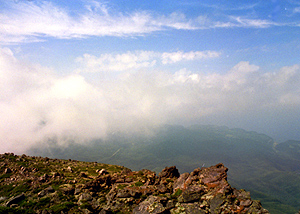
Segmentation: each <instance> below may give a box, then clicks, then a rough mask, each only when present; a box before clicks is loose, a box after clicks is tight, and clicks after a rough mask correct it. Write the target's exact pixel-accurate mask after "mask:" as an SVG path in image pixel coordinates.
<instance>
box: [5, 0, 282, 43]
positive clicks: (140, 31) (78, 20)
mask: <svg viewBox="0 0 300 214" xmlns="http://www.w3.org/2000/svg"><path fill="white" fill-rule="evenodd" d="M4 4H5V7H4V8H2V11H1V14H0V26H1V28H0V43H2V44H11V43H22V42H36V41H42V40H45V39H47V37H54V38H59V39H71V38H84V37H89V36H119V37H120V36H122V37H126V36H142V35H146V34H149V33H153V32H157V31H164V30H170V29H175V30H198V29H208V28H220V27H221V28H224V27H226V28H228V27H254V28H266V27H270V26H274V25H277V26H278V24H277V23H274V22H272V21H269V20H265V19H249V18H243V17H239V16H238V17H234V16H228V17H227V18H225V19H224V16H223V17H222V20H221V21H220V20H211V19H210V18H208V16H207V15H202V14H199V16H198V17H196V18H188V17H186V15H185V14H183V13H178V12H173V13H171V14H168V15H165V14H154V13H153V12H151V11H134V12H128V13H122V12H118V11H113V10H111V9H110V8H109V7H108V6H107V5H105V4H102V3H99V2H95V1H92V2H90V4H86V5H85V10H83V11H79V12H78V11H76V15H73V13H72V11H70V10H68V9H66V8H63V7H59V6H57V5H55V4H54V3H51V2H49V1H41V2H38V1H20V2H18V4H16V3H13V2H12V1H8V2H5V3H4ZM214 19H218V18H216V17H215V18H214ZM226 19H227V20H226Z"/></svg>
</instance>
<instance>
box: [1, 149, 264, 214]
mask: <svg viewBox="0 0 300 214" xmlns="http://www.w3.org/2000/svg"><path fill="white" fill-rule="evenodd" d="M0 213H42V214H47V213H60V214H61V213H103V214H104V213H135V214H146V213H174V214H175V213H200V214H201V213H224V214H225V213H269V212H268V211H267V210H266V209H264V208H263V207H262V206H261V204H260V202H259V201H255V200H251V198H250V193H249V192H246V191H245V190H237V189H235V188H232V187H231V186H230V185H229V183H228V182H227V168H226V167H224V165H223V164H217V165H216V166H212V167H208V168H205V167H202V168H201V169H200V168H197V169H195V170H194V171H193V172H191V173H183V174H181V175H180V174H179V172H178V170H177V169H176V167H167V168H165V169H164V170H163V171H162V172H160V173H159V175H158V176H157V175H156V173H155V172H152V171H149V170H146V169H144V170H141V171H131V170H130V169H128V168H125V167H122V166H115V165H108V164H102V163H96V162H80V161H76V160H58V159H49V158H42V157H31V156H26V155H22V156H17V155H14V154H12V153H5V154H1V155H0Z"/></svg>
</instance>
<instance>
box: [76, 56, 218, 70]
mask: <svg viewBox="0 0 300 214" xmlns="http://www.w3.org/2000/svg"><path fill="white" fill-rule="evenodd" d="M220 55H221V53H220V52H217V51H191V52H183V51H177V52H164V53H159V52H154V51H128V52H126V53H123V54H101V55H100V56H99V57H96V56H93V55H90V54H84V55H83V56H82V57H78V58H77V59H76V62H77V63H79V64H80V65H81V68H79V69H78V70H77V71H78V72H103V71H104V72H114V71H129V70H131V71H132V70H136V69H141V68H150V67H154V66H155V65H158V64H160V63H162V64H172V63H177V62H180V61H192V60H201V59H207V58H216V57H219V56H220Z"/></svg>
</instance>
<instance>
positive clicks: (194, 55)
mask: <svg viewBox="0 0 300 214" xmlns="http://www.w3.org/2000/svg"><path fill="white" fill-rule="evenodd" d="M219 56H220V52H216V51H190V52H183V51H177V52H171V53H168V52H165V53H163V54H162V56H161V57H162V63H163V64H169V63H176V62H179V61H183V60H184V61H190V60H199V59H206V58H216V57H219Z"/></svg>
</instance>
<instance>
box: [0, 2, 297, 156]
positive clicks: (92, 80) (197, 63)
mask: <svg viewBox="0 0 300 214" xmlns="http://www.w3.org/2000/svg"><path fill="white" fill-rule="evenodd" d="M299 38H300V3H299V1H295V0H254V1H245V0H239V1H233V0H209V1H208V0H203V1H199V0H197V1H194V0H185V1H172V0H154V1H145V0H139V1H130V0H129V1H123V0H111V1H108V0H107V1H104V0H103V1H102V0H72V1H57V0H53V1H48V0H45V1H41V0H0V118H1V119H0V152H1V153H3V152H15V153H22V152H26V151H27V150H28V149H30V148H31V147H32V146H35V145H37V144H39V145H43V142H44V141H45V140H46V139H48V138H52V137H56V138H57V139H58V141H59V144H60V145H65V144H66V142H68V141H69V140H70V139H73V140H74V141H76V142H78V143H86V142H88V141H89V140H91V139H95V138H103V139H104V138H105V137H106V136H107V135H108V134H110V133H114V132H121V133H125V134H126V133H127V134H128V133H131V134H134V133H144V134H147V133H149V130H151V129H153V128H157V127H159V126H161V125H163V124H176V125H184V126H189V125H193V124H204V125H205V124H213V125H226V126H228V127H230V128H243V129H246V130H249V131H257V132H259V133H264V134H267V135H269V136H271V137H273V138H274V140H275V141H277V142H282V141H285V140H288V139H294V140H300V123H299V121H300V67H299V66H300V39H299Z"/></svg>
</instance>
